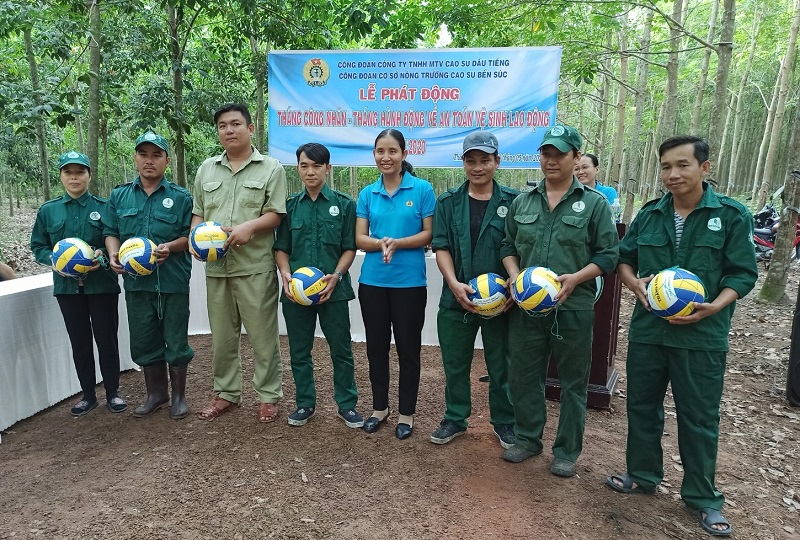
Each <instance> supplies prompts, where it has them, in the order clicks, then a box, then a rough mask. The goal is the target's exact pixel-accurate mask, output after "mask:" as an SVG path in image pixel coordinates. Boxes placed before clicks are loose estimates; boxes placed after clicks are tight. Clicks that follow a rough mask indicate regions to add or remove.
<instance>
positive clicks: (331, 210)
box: [274, 184, 356, 302]
mask: <svg viewBox="0 0 800 540" xmlns="http://www.w3.org/2000/svg"><path fill="white" fill-rule="evenodd" d="M274 249H275V250H280V251H283V252H284V253H287V254H288V255H289V269H290V270H291V271H292V272H294V271H295V270H297V269H298V268H301V267H303V266H314V267H316V268H319V269H320V270H322V271H323V272H324V273H325V274H332V273H333V272H334V271H335V270H336V264H337V263H338V262H339V258H340V257H341V256H342V253H343V252H345V251H348V250H353V251H355V250H356V202H355V201H354V200H353V199H352V197H350V196H349V195H347V194H346V193H342V192H340V191H335V190H333V189H331V188H330V186H329V185H328V184H325V185H324V186H322V190H321V191H320V192H319V195H318V196H317V200H316V201H313V200H311V197H309V196H308V194H307V193H306V191H305V190H303V191H301V192H299V193H295V194H293V195H292V196H291V197H289V200H288V201H286V217H285V218H284V220H283V221H282V222H281V225H280V227H278V237H277V238H276V239H275V246H274ZM355 297H356V295H355V293H354V292H353V286H352V284H351V282H350V272H349V271H348V272H345V273H344V275H343V276H342V281H341V282H339V284H338V285H337V286H336V288H335V289H333V294H331V298H330V300H329V302H333V301H336V300H352V299H354V298H355ZM284 301H286V295H285V294H284V293H283V292H281V302H284Z"/></svg>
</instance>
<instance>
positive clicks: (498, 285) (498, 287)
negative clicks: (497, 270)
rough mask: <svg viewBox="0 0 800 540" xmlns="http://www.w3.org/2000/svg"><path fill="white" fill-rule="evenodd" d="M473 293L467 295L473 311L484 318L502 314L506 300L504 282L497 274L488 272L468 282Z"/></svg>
mask: <svg viewBox="0 0 800 540" xmlns="http://www.w3.org/2000/svg"><path fill="white" fill-rule="evenodd" d="M469 286H470V287H472V290H473V291H475V292H474V293H472V294H470V295H469V299H470V301H471V302H472V305H473V306H475V311H477V312H478V313H480V314H481V315H483V316H484V317H495V316H497V315H500V314H501V313H503V308H504V307H505V305H506V300H507V299H508V290H507V289H506V280H505V279H503V278H502V277H501V276H498V275H497V274H494V273H491V272H489V273H488V274H481V275H479V276H478V277H476V278H472V279H471V280H470V281H469Z"/></svg>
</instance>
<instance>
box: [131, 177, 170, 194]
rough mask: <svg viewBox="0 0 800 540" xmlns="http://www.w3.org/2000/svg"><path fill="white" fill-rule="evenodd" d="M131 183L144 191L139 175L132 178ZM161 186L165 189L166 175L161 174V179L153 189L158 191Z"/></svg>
mask: <svg viewBox="0 0 800 540" xmlns="http://www.w3.org/2000/svg"><path fill="white" fill-rule="evenodd" d="M133 185H134V186H137V187H138V188H139V189H141V190H142V191H144V186H143V185H142V179H141V177H139V176H137V177H136V178H134V179H133ZM161 188H164V189H167V177H166V176H162V177H161V181H160V182H159V183H158V187H157V188H156V189H155V190H153V191H158V190H159V189H161Z"/></svg>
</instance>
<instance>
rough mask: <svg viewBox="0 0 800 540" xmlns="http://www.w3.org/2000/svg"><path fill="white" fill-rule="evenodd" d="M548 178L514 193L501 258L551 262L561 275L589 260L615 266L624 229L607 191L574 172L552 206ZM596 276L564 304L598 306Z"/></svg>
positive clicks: (528, 264) (604, 268)
mask: <svg viewBox="0 0 800 540" xmlns="http://www.w3.org/2000/svg"><path fill="white" fill-rule="evenodd" d="M546 184H547V181H546V180H544V181H542V182H539V184H538V185H537V186H536V188H534V189H533V190H531V191H529V192H527V193H522V194H520V195H519V197H517V198H516V199H514V202H513V204H512V205H511V209H510V210H509V212H508V216H506V235H505V238H504V239H503V245H502V247H501V248H500V256H501V258H506V257H510V256H516V257H519V267H520V269H523V268H528V267H531V266H545V267H547V268H550V269H551V270H552V271H553V272H555V273H556V274H558V275H561V274H574V273H575V272H577V271H579V270H581V269H582V268H583V267H585V266H586V265H587V264H589V263H594V264H596V265H597V266H599V267H600V269H601V270H602V271H603V273H605V274H607V273H610V272H613V271H614V268H615V267H616V264H617V258H618V256H619V235H618V234H617V229H616V226H615V225H614V222H613V220H612V219H611V206H610V205H609V204H608V201H607V200H606V198H605V197H603V195H601V194H600V193H599V192H597V191H595V190H593V189H591V188H588V187H586V186H584V185H583V184H581V183H580V182H578V180H577V179H576V178H574V177H573V178H572V186H571V187H570V188H569V189H568V190H567V192H566V193H565V194H564V196H563V197H562V198H561V201H560V202H559V203H558V205H557V206H556V207H555V208H554V209H553V211H552V212H551V211H550V207H549V205H548V202H547V191H546V190H547V185H546ZM595 288H596V286H595V280H589V281H586V282H583V283H581V284H580V285H578V286H577V287H575V290H574V291H573V292H572V294H571V295H570V296H569V298H567V301H566V302H565V303H564V304H563V305H562V306H561V307H560V308H559V309H562V310H563V309H566V310H586V309H593V306H594V300H595V292H596V291H595Z"/></svg>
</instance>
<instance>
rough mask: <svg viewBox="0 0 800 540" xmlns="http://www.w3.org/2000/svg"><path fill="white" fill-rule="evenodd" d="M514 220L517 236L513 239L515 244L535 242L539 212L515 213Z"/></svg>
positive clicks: (531, 243)
mask: <svg viewBox="0 0 800 540" xmlns="http://www.w3.org/2000/svg"><path fill="white" fill-rule="evenodd" d="M514 221H515V222H516V224H517V236H516V238H515V239H514V241H515V242H516V243H517V244H527V245H533V244H535V243H536V227H537V225H536V222H537V221H539V214H516V215H515V216H514Z"/></svg>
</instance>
